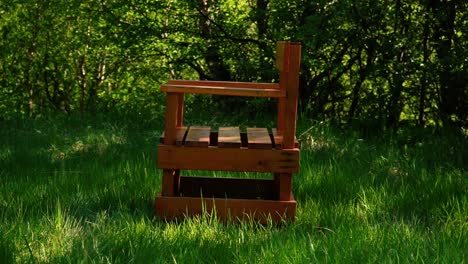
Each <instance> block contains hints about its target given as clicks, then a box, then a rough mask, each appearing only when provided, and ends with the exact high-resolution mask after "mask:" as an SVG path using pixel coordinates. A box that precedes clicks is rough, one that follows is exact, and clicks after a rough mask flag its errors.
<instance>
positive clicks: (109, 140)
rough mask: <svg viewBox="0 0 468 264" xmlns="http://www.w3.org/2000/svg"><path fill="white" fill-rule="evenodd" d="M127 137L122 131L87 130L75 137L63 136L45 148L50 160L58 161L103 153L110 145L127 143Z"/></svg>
mask: <svg viewBox="0 0 468 264" xmlns="http://www.w3.org/2000/svg"><path fill="white" fill-rule="evenodd" d="M127 143H128V142H127V137H126V136H125V135H124V134H123V132H117V133H110V134H105V133H92V132H88V133H86V134H85V135H83V136H79V137H77V138H75V139H70V138H65V139H61V140H57V141H56V143H52V144H50V145H49V147H48V148H47V150H46V152H47V153H48V154H49V155H50V159H51V161H52V162H59V161H63V160H66V159H69V158H71V157H73V156H76V155H87V154H91V155H103V154H104V153H106V152H107V151H108V150H109V147H111V146H122V145H125V144H127Z"/></svg>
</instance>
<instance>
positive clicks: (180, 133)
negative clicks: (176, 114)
mask: <svg viewBox="0 0 468 264" xmlns="http://www.w3.org/2000/svg"><path fill="white" fill-rule="evenodd" d="M186 133H187V127H177V128H176V145H177V146H182V145H183V142H184V137H185V134H186ZM164 135H165V133H164V131H163V132H162V135H161V137H160V139H159V143H164Z"/></svg>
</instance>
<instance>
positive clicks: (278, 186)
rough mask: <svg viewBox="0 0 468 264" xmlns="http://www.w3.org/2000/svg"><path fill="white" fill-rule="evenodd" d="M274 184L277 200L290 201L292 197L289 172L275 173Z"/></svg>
mask: <svg viewBox="0 0 468 264" xmlns="http://www.w3.org/2000/svg"><path fill="white" fill-rule="evenodd" d="M274 186H275V192H276V194H277V196H278V200H279V201H291V200H292V199H293V197H292V174H291V173H275V174H274Z"/></svg>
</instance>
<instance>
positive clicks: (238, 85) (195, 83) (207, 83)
mask: <svg viewBox="0 0 468 264" xmlns="http://www.w3.org/2000/svg"><path fill="white" fill-rule="evenodd" d="M168 84H174V85H190V86H214V87H231V88H255V89H279V88H280V87H279V84H278V83H257V82H224V81H199V80H169V81H168Z"/></svg>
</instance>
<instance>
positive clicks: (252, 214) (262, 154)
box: [155, 42, 301, 223]
mask: <svg viewBox="0 0 468 264" xmlns="http://www.w3.org/2000/svg"><path fill="white" fill-rule="evenodd" d="M300 58H301V45H300V43H292V42H278V43H277V45H276V68H277V69H278V71H279V73H280V81H279V83H249V82H220V81H189V80H171V81H169V82H168V83H167V84H164V85H161V91H163V92H166V93H167V97H166V117H165V118H166V119H165V130H164V133H163V135H162V136H161V143H160V144H159V147H158V167H159V168H160V169H162V170H163V176H162V191H161V193H160V195H158V197H156V201H155V212H156V215H157V216H158V217H160V218H162V219H166V220H175V219H180V218H183V217H187V216H193V215H199V214H201V213H202V212H203V210H206V211H207V212H210V213H212V212H216V213H217V215H218V218H219V219H221V220H225V221H226V220H229V219H234V220H235V219H241V220H242V219H245V218H249V219H255V220H256V221H260V222H262V223H265V222H267V221H268V219H269V218H270V217H271V219H272V220H273V221H274V222H279V221H283V220H289V221H290V220H293V219H294V214H295V210H296V201H295V200H294V197H293V194H292V174H293V173H297V172H298V170H299V149H298V145H297V142H296V139H295V133H296V115H297V102H298V84H299V68H300ZM185 93H192V94H216V95H226V96H253V97H274V98H278V112H277V128H273V129H271V132H269V131H268V130H267V128H247V129H246V132H240V131H239V128H238V127H221V128H219V131H211V129H210V127H206V126H191V127H188V128H187V127H184V126H183V110H184V94H185ZM181 170H215V171H245V172H270V173H273V179H239V178H214V177H185V176H181V175H180V171H181Z"/></svg>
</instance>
